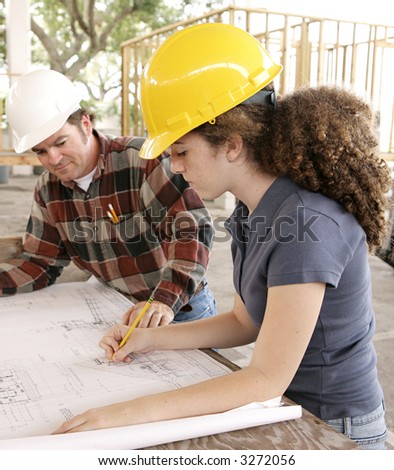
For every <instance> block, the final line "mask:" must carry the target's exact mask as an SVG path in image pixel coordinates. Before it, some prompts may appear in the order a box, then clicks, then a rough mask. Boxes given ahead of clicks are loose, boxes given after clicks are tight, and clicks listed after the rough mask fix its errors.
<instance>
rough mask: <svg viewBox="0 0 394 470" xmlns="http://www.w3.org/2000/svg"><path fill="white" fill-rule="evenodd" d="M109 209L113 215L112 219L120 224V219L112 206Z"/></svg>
mask: <svg viewBox="0 0 394 470" xmlns="http://www.w3.org/2000/svg"><path fill="white" fill-rule="evenodd" d="M108 209H109V210H110V212H111V214H112V217H113V218H114V220H115V222H116V223H117V224H118V223H119V218H118V216H117V215H116V212H115V210H114V208H113V207H112V204H108Z"/></svg>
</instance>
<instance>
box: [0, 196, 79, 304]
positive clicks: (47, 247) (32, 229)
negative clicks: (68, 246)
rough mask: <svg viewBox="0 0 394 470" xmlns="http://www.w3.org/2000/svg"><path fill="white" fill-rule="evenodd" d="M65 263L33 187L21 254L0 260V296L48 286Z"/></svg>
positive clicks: (53, 228)
mask: <svg viewBox="0 0 394 470" xmlns="http://www.w3.org/2000/svg"><path fill="white" fill-rule="evenodd" d="M69 263H70V258H69V256H68V255H67V253H66V251H65V249H64V247H63V245H62V242H61V240H60V237H59V233H58V231H57V230H56V227H55V225H54V224H53V223H52V221H51V218H50V216H49V214H48V210H47V208H46V206H45V203H44V202H43V200H42V199H41V198H40V195H39V190H38V188H37V187H36V189H35V191H34V198H33V203H32V209H31V214H30V218H29V221H28V224H27V228H26V234H25V241H24V244H23V253H22V254H21V255H20V256H18V257H17V258H14V259H10V260H7V261H6V262H3V263H0V296H5V295H12V294H16V293H19V292H31V291H34V290H38V289H42V288H43V287H46V286H49V285H51V284H53V283H54V282H55V281H56V278H57V277H58V276H60V274H61V272H62V270H63V268H64V267H65V266H67V265H68V264H69Z"/></svg>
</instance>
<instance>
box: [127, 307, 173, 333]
mask: <svg viewBox="0 0 394 470" xmlns="http://www.w3.org/2000/svg"><path fill="white" fill-rule="evenodd" d="M145 304H146V302H138V303H137V304H135V305H133V306H132V307H131V308H130V309H129V310H127V312H126V313H125V314H124V315H123V319H122V321H123V324H124V325H132V324H133V322H134V320H135V319H136V318H137V317H138V314H139V313H140V312H141V310H142V309H143V308H144V306H145ZM173 319H174V312H173V310H172V309H171V308H170V307H169V306H168V305H166V304H163V303H162V302H158V301H156V300H155V301H153V302H152V303H151V305H150V307H149V308H148V310H147V311H146V312H145V314H144V316H143V317H142V318H141V321H140V322H139V324H138V327H139V328H154V327H156V326H164V325H169V324H170V323H171V322H172V320H173Z"/></svg>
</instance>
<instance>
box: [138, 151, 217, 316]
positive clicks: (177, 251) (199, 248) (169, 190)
mask: <svg viewBox="0 0 394 470" xmlns="http://www.w3.org/2000/svg"><path fill="white" fill-rule="evenodd" d="M141 197H142V199H143V203H144V205H145V211H146V213H147V214H151V219H152V220H151V223H152V226H153V227H154V229H155V230H156V232H157V233H158V235H159V236H160V239H161V240H162V248H163V250H164V253H165V255H166V258H167V262H166V264H165V266H164V269H163V270H162V273H161V277H160V282H159V283H158V285H157V287H156V288H155V290H154V292H153V294H154V297H155V299H156V300H158V301H160V302H163V303H165V304H166V305H168V306H170V307H171V308H172V309H173V310H174V312H175V313H177V312H178V311H179V310H180V309H181V307H182V306H183V305H185V304H187V303H188V302H189V300H190V298H191V297H192V296H193V294H194V293H195V291H196V289H197V288H198V286H199V284H200V282H201V281H202V280H203V278H204V276H205V273H206V270H207V267H208V262H209V257H210V253H211V248H212V240H213V225H212V219H211V216H210V214H209V212H208V210H207V208H206V207H205V205H204V203H203V201H202V200H201V198H200V197H199V196H198V194H197V192H196V191H195V190H194V189H192V188H191V187H190V186H189V184H188V183H187V182H186V181H185V179H184V178H183V176H182V175H176V174H173V173H171V171H170V159H169V158H162V159H161V158H159V159H156V160H153V161H151V162H150V165H148V166H147V174H146V179H145V181H144V182H143V184H142V187H141Z"/></svg>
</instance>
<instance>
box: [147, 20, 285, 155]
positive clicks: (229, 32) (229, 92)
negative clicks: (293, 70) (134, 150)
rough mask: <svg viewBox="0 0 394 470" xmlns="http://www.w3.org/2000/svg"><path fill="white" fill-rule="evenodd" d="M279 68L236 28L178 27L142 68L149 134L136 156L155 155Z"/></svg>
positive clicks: (238, 100)
mask: <svg viewBox="0 0 394 470" xmlns="http://www.w3.org/2000/svg"><path fill="white" fill-rule="evenodd" d="M281 70H282V66H281V65H279V64H277V63H275V62H274V61H273V60H272V58H271V57H270V55H269V54H268V52H267V51H266V50H265V48H264V47H263V46H262V45H261V44H260V43H259V42H258V41H257V39H256V38H254V37H253V36H252V35H250V34H249V33H247V32H246V31H244V30H242V29H239V28H237V27H235V26H231V25H227V24H222V23H204V24H198V25H195V26H190V27H188V28H185V29H183V30H180V31H177V32H176V33H175V34H173V35H172V36H170V37H169V38H168V39H166V40H165V41H164V42H163V44H161V46H159V48H158V49H157V50H156V52H155V53H154V54H153V55H152V56H151V58H150V59H149V61H148V63H147V65H146V66H145V68H144V70H143V74H142V78H141V84H140V89H139V92H140V96H139V98H140V104H141V109H142V116H143V119H144V122H145V126H146V129H147V132H148V138H147V139H146V141H145V142H144V144H143V146H142V148H141V151H140V156H141V157H142V158H146V159H152V158H156V157H157V156H158V155H160V154H161V153H162V152H163V151H164V150H165V149H166V148H167V147H169V146H170V145H171V144H172V143H174V142H175V141H176V140H177V139H179V138H180V137H182V136H183V135H185V134H187V133H188V132H190V131H191V130H192V129H195V128H196V127H198V126H199V125H201V124H203V123H204V122H208V121H210V120H212V119H214V118H215V117H217V116H219V115H220V114H223V113H224V112H226V111H228V110H229V109H231V108H233V107H235V106H237V105H238V104H240V103H242V102H243V101H245V100H246V99H247V98H249V97H251V96H252V95H254V94H255V93H257V92H258V91H259V90H261V89H262V88H264V87H265V86H266V85H267V84H268V83H270V82H272V81H273V79H274V78H275V77H276V76H277V75H278V74H279V73H280V72H281Z"/></svg>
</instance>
